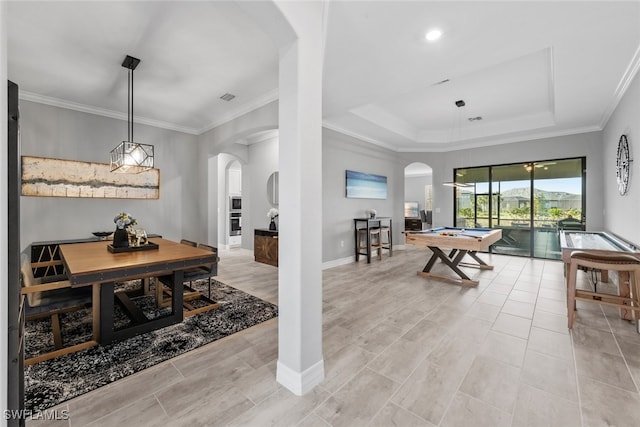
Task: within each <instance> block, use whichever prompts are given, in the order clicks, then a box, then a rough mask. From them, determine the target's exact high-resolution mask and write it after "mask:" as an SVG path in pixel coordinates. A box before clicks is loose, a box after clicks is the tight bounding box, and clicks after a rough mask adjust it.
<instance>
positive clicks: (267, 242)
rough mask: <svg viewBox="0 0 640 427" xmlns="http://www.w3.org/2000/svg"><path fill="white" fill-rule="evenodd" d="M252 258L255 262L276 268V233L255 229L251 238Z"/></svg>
mask: <svg viewBox="0 0 640 427" xmlns="http://www.w3.org/2000/svg"><path fill="white" fill-rule="evenodd" d="M253 256H254V257H255V260H256V262H261V263H264V264H269V265H273V266H276V267H277V266H278V232H277V231H272V230H267V229H263V228H256V229H255V231H254V236H253Z"/></svg>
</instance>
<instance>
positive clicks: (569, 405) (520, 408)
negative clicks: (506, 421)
mask: <svg viewBox="0 0 640 427" xmlns="http://www.w3.org/2000/svg"><path fill="white" fill-rule="evenodd" d="M512 425H513V426H514V427H541V426H548V427H554V426H562V427H581V426H582V419H581V416H580V408H578V404H577V403H576V402H570V401H568V400H564V399H560V398H558V396H555V395H552V394H549V393H546V392H544V391H542V390H538V389H537V388H533V387H530V386H528V385H526V384H521V385H520V390H518V399H517V401H516V408H515V410H514V413H513V424H512Z"/></svg>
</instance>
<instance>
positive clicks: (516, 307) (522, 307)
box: [502, 300, 535, 319]
mask: <svg viewBox="0 0 640 427" xmlns="http://www.w3.org/2000/svg"><path fill="white" fill-rule="evenodd" d="M534 309H535V304H533V303H528V302H521V301H514V300H507V301H506V302H505V303H504V305H503V306H502V312H503V313H506V314H512V315H514V316H519V317H525V318H527V319H533V310H534Z"/></svg>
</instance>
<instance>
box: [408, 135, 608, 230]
mask: <svg viewBox="0 0 640 427" xmlns="http://www.w3.org/2000/svg"><path fill="white" fill-rule="evenodd" d="M401 155H402V157H403V159H404V165H405V166H406V165H408V164H409V163H413V162H418V161H421V162H423V163H426V164H427V165H429V166H431V167H432V168H433V175H432V176H433V182H434V185H433V211H434V212H433V225H434V226H446V225H448V226H451V225H452V224H453V189H452V188H451V187H445V186H443V185H441V184H440V183H442V182H445V181H451V180H452V179H453V169H454V168H461V167H471V166H485V165H497V164H505V163H517V162H527V161H534V160H550V159H562V158H571V157H582V156H586V158H587V200H586V201H587V212H586V214H587V229H589V230H599V229H602V227H603V225H604V214H603V209H602V206H603V203H604V196H603V192H604V188H603V179H604V178H603V173H602V133H601V132H590V133H582V134H577V135H567V136H560V137H555V138H546V139H538V140H534V141H525V142H518V143H513V144H503V145H496V146H491V147H484V148H474V149H468V150H459V151H451V152H448V153H401ZM614 163H615V162H614ZM609 175H610V174H609ZM613 176H614V177H615V173H614V174H613ZM614 181H615V179H614ZM438 210H439V212H438Z"/></svg>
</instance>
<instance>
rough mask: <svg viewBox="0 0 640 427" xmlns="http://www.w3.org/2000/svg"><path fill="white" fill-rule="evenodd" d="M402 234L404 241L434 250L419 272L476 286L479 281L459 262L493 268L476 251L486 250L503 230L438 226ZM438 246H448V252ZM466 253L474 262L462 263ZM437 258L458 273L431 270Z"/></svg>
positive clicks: (460, 283)
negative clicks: (444, 273)
mask: <svg viewBox="0 0 640 427" xmlns="http://www.w3.org/2000/svg"><path fill="white" fill-rule="evenodd" d="M405 234H406V238H407V243H411V244H413V245H415V246H425V247H428V248H429V249H431V252H433V254H432V255H431V258H430V259H429V261H428V262H427V264H426V265H425V266H424V268H423V269H422V271H419V272H418V275H419V276H422V277H428V278H436V279H441V280H446V281H450V282H454V283H457V284H459V285H462V286H469V287H474V286H478V281H477V280H472V279H471V278H470V277H469V276H467V275H466V273H465V272H464V271H462V270H461V269H460V268H459V266H463V267H475V268H480V269H482V270H493V266H492V265H488V264H487V263H485V262H484V261H483V260H482V259H480V258H479V257H478V255H477V252H478V251H486V250H487V249H488V248H489V246H491V245H492V244H494V243H495V242H497V241H498V240H500V239H501V238H502V230H500V229H489V228H458V227H437V228H431V229H429V230H423V231H407V232H406V233H405ZM441 248H449V249H451V250H450V251H449V253H448V254H447V253H445V252H444V251H443V250H442V249H441ZM465 255H469V256H470V257H471V258H473V259H474V260H475V261H476V262H477V263H463V262H462V259H463V258H464V257H465ZM438 259H440V260H441V261H442V262H443V263H444V264H446V265H447V266H448V267H449V268H450V269H451V270H452V271H453V272H454V273H456V274H457V275H458V277H457V278H456V277H454V276H446V275H443V274H438V273H433V272H432V271H431V270H432V268H433V266H434V265H435V263H436V261H437V260H438Z"/></svg>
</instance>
